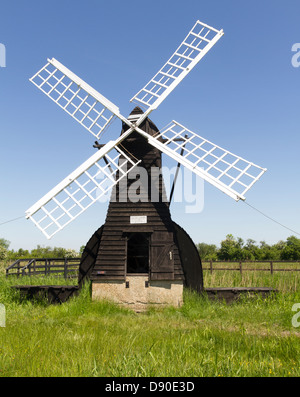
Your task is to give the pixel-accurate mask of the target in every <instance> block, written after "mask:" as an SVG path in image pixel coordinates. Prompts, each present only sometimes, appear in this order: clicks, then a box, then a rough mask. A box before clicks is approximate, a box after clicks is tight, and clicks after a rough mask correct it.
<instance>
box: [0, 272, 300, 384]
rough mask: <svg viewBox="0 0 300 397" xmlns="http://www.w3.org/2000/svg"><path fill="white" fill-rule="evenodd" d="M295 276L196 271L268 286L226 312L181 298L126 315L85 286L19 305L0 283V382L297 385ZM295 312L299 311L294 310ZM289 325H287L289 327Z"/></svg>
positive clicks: (207, 278)
mask: <svg viewBox="0 0 300 397" xmlns="http://www.w3.org/2000/svg"><path fill="white" fill-rule="evenodd" d="M299 273H300V272H274V274H273V275H271V274H269V273H268V272H258V271H257V272H246V271H245V272H243V274H240V273H239V272H237V271H221V270H219V271H214V272H213V273H212V274H211V273H210V272H209V271H207V270H206V271H204V284H205V287H229V286H246V287H251V286H255V287H273V288H276V289H278V290H279V292H278V293H276V294H272V295H270V296H269V297H267V298H265V299H263V298H261V297H260V296H257V297H254V298H253V297H244V298H243V299H242V300H240V301H237V302H234V303H231V304H226V303H225V302H216V301H210V300H208V299H207V297H206V296H199V295H197V294H195V293H193V292H191V291H189V290H185V291H184V304H183V306H182V307H181V308H164V309H149V311H148V312H145V313H135V312H133V311H131V310H127V309H124V308H121V307H118V306H117V305H115V304H112V303H110V302H105V301H102V302H96V301H91V297H90V284H89V283H86V284H85V285H84V287H83V289H82V291H81V293H80V295H79V296H77V297H74V298H71V299H70V300H69V301H68V302H66V303H63V304H60V305H49V304H47V302H44V301H38V302H32V301H28V300H24V299H22V298H21V297H20V296H19V294H18V291H15V290H14V289H12V288H11V285H15V284H21V283H22V284H29V283H36V284H41V283H42V284H54V283H56V284H65V283H66V282H65V280H64V279H61V280H59V279H42V281H41V279H34V278H29V277H23V278H19V279H16V278H6V277H5V274H4V273H3V272H2V273H1V275H0V303H1V304H2V305H4V307H5V312H6V321H5V327H0V376H1V377H16V376H19V377H39V376H44V377H45V376H46V377H54V376H55V377H57V376H58V377H67V376H68V377H69V376H77V377H103V376H108V377H128V376H130V377H250V376H251V377H252V376H255V377H257V376H259V377H279V376H280V377H282V376H283V377H298V376H300V360H299V358H300V326H299V327H298V322H299V325H300V315H299V316H298V317H297V312H295V311H293V310H292V308H293V306H294V305H295V304H296V303H300V291H299V280H300V275H299ZM298 311H300V308H299V309H298ZM293 319H294V321H293Z"/></svg>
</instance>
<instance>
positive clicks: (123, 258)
mask: <svg viewBox="0 0 300 397" xmlns="http://www.w3.org/2000/svg"><path fill="white" fill-rule="evenodd" d="M134 112H141V110H140V109H138V108H136V109H134V111H133V112H132V114H134ZM127 128H128V127H127V126H125V125H123V129H122V132H121V133H124V132H125V131H126V129H127ZM140 128H142V129H143V130H144V131H146V132H148V133H149V134H151V135H154V134H156V133H157V132H158V129H157V127H156V126H155V125H154V124H153V123H152V122H151V120H149V119H148V118H147V119H146V120H145V121H144V122H143V124H142V125H141V126H140ZM122 149H123V150H124V149H125V151H126V153H127V155H128V154H129V155H130V156H131V157H132V159H141V160H142V161H141V163H140V164H139V166H140V167H143V168H144V169H146V171H147V173H148V183H147V186H146V187H144V188H142V189H141V190H140V191H138V192H136V194H137V195H138V198H139V200H140V201H138V202H132V201H130V200H129V199H128V197H126V194H127V192H128V191H129V189H130V186H131V185H132V183H136V182H137V181H138V178H139V177H137V179H130V178H127V182H126V184H123V185H122V186H126V188H127V192H125V191H124V190H123V191H122V192H120V191H119V190H120V184H118V185H116V186H115V188H114V190H113V192H112V195H111V201H110V203H109V207H108V211H107V216H106V220H105V224H104V226H103V231H102V237H101V241H100V245H99V250H98V255H97V258H96V261H95V265H94V269H93V271H92V276H91V279H92V280H94V281H96V280H100V279H101V280H103V279H104V280H105V279H122V280H125V277H126V265H127V238H128V235H129V234H130V233H148V234H149V236H150V247H149V250H150V279H153V280H154V279H155V280H159V279H171V280H172V279H174V280H183V279H184V272H183V269H182V265H181V259H180V255H179V251H178V247H177V245H176V238H175V236H174V227H173V222H172V219H171V214H170V210H169V203H168V202H166V195H165V186H164V182H163V177H162V175H161V174H160V175H159V179H158V183H157V188H158V192H155V193H158V199H159V201H157V202H151V193H152V192H151V188H152V186H151V167H158V169H159V170H161V165H162V163H161V152H160V151H159V150H158V149H156V148H154V147H153V146H151V145H149V144H148V142H147V140H146V139H145V138H144V137H142V136H141V135H140V134H138V133H137V132H133V133H132V134H131V135H130V136H129V137H128V138H127V139H125V140H124V141H123V142H122ZM119 161H122V159H121V158H120V160H119ZM156 196H157V194H156ZM112 198H114V200H113V199H112ZM124 198H127V200H126V201H125V202H124ZM131 216H144V217H147V222H146V223H137V224H133V223H130V217H131ZM170 251H171V253H170ZM167 258H171V259H169V261H168V260H167Z"/></svg>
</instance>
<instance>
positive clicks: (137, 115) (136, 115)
mask: <svg viewBox="0 0 300 397" xmlns="http://www.w3.org/2000/svg"><path fill="white" fill-rule="evenodd" d="M143 113H144V112H143V111H142V109H141V108H139V107H138V106H136V107H135V108H134V109H133V111H132V112H131V113H130V115H129V116H128V120H129V121H131V122H132V123H135V122H136V121H137V120H138V119H139V118H140V116H141V114H143Z"/></svg>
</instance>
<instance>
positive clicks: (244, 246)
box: [0, 234, 300, 261]
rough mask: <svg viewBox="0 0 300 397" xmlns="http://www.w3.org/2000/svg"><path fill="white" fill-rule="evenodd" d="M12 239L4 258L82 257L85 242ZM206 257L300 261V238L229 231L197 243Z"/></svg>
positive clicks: (1, 244)
mask: <svg viewBox="0 0 300 397" xmlns="http://www.w3.org/2000/svg"><path fill="white" fill-rule="evenodd" d="M9 246H10V241H8V240H6V239H4V238H0V260H8V261H13V260H17V259H22V258H79V257H80V256H81V254H82V252H83V250H84V245H83V246H81V247H80V249H79V251H78V252H77V251H76V250H74V249H69V248H62V247H54V248H52V247H41V246H40V245H38V246H37V247H36V248H34V249H33V250H31V251H29V250H26V249H23V248H19V249H18V250H16V251H15V250H10V249H9ZM196 246H197V249H198V251H199V254H200V257H201V259H202V260H222V261H237V260H238V261H244V260H257V261H259V260H300V239H299V238H297V237H295V236H290V237H288V238H287V239H286V241H283V240H280V241H278V243H276V244H273V245H269V244H267V243H266V242H265V241H260V242H259V244H257V243H256V241H255V240H252V239H247V240H246V241H244V240H243V239H242V238H241V237H234V236H233V235H232V234H228V235H227V236H226V238H225V240H223V241H221V243H220V247H217V246H216V245H215V244H206V243H199V244H196Z"/></svg>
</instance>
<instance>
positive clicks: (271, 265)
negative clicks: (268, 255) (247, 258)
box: [270, 261, 274, 274]
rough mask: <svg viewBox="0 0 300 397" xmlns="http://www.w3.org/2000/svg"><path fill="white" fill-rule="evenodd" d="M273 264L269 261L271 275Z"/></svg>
mask: <svg viewBox="0 0 300 397" xmlns="http://www.w3.org/2000/svg"><path fill="white" fill-rule="evenodd" d="M273 270H274V269H273V262H272V261H270V272H271V274H273Z"/></svg>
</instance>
